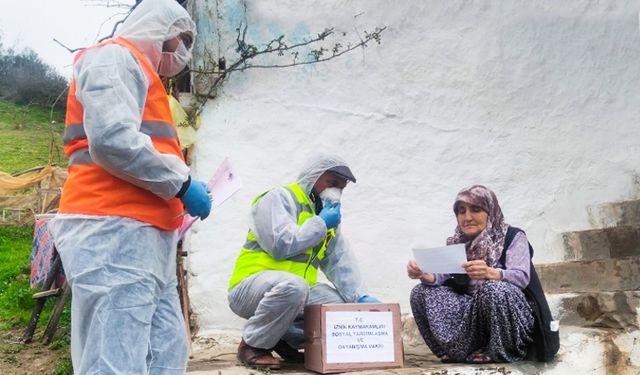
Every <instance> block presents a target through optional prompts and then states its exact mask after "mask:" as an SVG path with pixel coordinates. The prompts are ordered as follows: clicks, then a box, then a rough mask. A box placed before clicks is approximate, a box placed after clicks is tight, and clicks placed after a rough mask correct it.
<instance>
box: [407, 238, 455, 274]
mask: <svg viewBox="0 0 640 375" xmlns="http://www.w3.org/2000/svg"><path fill="white" fill-rule="evenodd" d="M413 256H414V257H415V260H416V263H418V267H420V269H421V270H422V272H428V273H466V272H465V271H464V268H462V263H464V262H466V261H467V254H466V252H465V250H464V244H463V243H459V244H455V245H449V246H442V247H433V248H429V249H426V248H415V249H413Z"/></svg>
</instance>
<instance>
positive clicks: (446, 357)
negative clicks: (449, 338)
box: [440, 354, 456, 363]
mask: <svg viewBox="0 0 640 375" xmlns="http://www.w3.org/2000/svg"><path fill="white" fill-rule="evenodd" d="M440 362H442V363H455V362H456V361H455V360H454V359H453V358H451V357H449V355H448V354H444V355H442V357H440Z"/></svg>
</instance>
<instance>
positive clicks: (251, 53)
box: [190, 25, 387, 113]
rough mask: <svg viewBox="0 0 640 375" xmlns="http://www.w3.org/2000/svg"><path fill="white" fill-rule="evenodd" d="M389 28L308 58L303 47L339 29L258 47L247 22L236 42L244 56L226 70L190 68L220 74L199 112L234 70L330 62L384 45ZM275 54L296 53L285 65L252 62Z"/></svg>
mask: <svg viewBox="0 0 640 375" xmlns="http://www.w3.org/2000/svg"><path fill="white" fill-rule="evenodd" d="M386 29H387V27H386V26H384V27H376V28H375V30H374V31H372V32H367V31H364V36H360V35H358V38H359V42H357V43H354V44H352V43H348V44H347V45H346V46H344V45H343V44H342V43H339V42H337V43H334V44H333V46H332V47H331V48H326V47H325V46H319V47H317V48H316V49H312V50H310V51H309V52H308V53H307V55H306V56H307V58H306V59H304V58H301V53H300V51H299V50H300V49H302V47H307V46H311V45H315V44H318V43H320V42H323V41H326V40H327V38H329V37H331V36H332V35H334V33H335V31H334V29H333V28H327V29H325V30H324V31H322V32H321V33H319V34H317V35H316V36H314V37H312V38H310V39H307V40H303V41H302V42H298V43H294V44H291V45H289V44H287V43H286V42H285V39H284V35H280V36H279V37H278V38H274V39H272V40H271V41H269V42H268V43H267V44H265V46H264V47H263V48H262V49H258V47H256V46H255V45H252V44H248V43H246V41H245V37H246V33H247V26H246V25H244V27H243V25H240V27H238V28H237V29H236V31H237V32H238V35H237V37H236V43H237V47H236V51H237V52H238V53H239V55H240V56H239V58H238V60H236V61H235V62H233V63H232V64H231V65H229V66H228V67H227V68H226V69H224V70H217V69H216V68H218V66H217V64H215V63H214V64H213V65H214V69H212V70H197V69H192V70H191V71H190V72H192V73H198V74H205V75H216V78H215V80H214V81H213V83H212V84H211V87H209V90H208V92H207V93H206V94H205V95H202V96H203V97H204V99H203V100H202V101H201V103H200V105H199V107H198V110H197V112H198V113H199V112H200V111H201V110H202V108H203V107H204V104H205V103H206V101H207V100H208V99H210V98H213V97H215V95H214V93H215V91H216V89H217V88H218V87H219V86H220V85H221V84H222V82H223V81H224V79H226V78H227V77H229V75H230V73H232V72H236V71H244V70H247V69H267V68H290V67H293V66H298V65H309V64H316V63H321V62H326V61H329V60H333V59H335V58H337V57H340V56H342V55H344V54H345V53H348V52H350V51H353V50H355V49H358V48H366V47H367V46H368V44H369V43H371V42H375V43H377V44H380V41H381V34H382V33H383V32H384V31H385V30H386ZM344 35H345V34H344V33H343V36H344ZM272 53H275V54H276V55H277V56H285V54H287V53H288V54H289V55H290V56H292V62H289V63H284V64H279V63H275V64H252V63H250V61H251V60H252V59H254V58H256V57H258V56H261V55H266V54H272Z"/></svg>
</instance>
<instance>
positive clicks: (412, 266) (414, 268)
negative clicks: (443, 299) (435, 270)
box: [407, 259, 422, 279]
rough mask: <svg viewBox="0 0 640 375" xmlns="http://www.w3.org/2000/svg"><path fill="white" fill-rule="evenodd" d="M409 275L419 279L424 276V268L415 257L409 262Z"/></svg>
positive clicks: (411, 277)
mask: <svg viewBox="0 0 640 375" xmlns="http://www.w3.org/2000/svg"><path fill="white" fill-rule="evenodd" d="M407 275H409V278H410V279H419V278H420V277H421V276H422V270H421V269H420V267H418V264H417V263H416V261H415V260H413V259H411V260H410V261H409V263H407Z"/></svg>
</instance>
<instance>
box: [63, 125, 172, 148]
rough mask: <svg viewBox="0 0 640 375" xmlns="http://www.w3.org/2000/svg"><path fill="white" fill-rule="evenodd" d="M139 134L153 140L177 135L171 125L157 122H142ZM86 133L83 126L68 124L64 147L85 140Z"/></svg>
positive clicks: (65, 130)
mask: <svg viewBox="0 0 640 375" xmlns="http://www.w3.org/2000/svg"><path fill="white" fill-rule="evenodd" d="M140 132H141V133H143V134H146V135H148V136H149V137H155V138H177V137H178V134H177V133H176V130H175V129H174V128H172V127H171V124H167V123H166V122H158V121H142V123H141V124H140ZM86 138H87V133H86V132H85V130H84V126H83V124H82V123H80V124H69V126H67V127H65V128H64V137H63V140H64V144H65V146H66V145H68V144H69V143H71V142H72V141H77V140H79V139H86Z"/></svg>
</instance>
